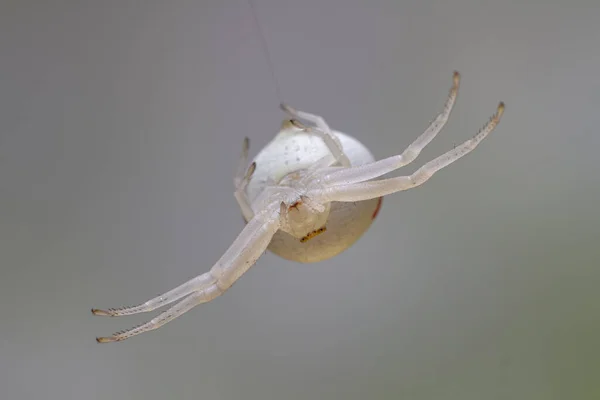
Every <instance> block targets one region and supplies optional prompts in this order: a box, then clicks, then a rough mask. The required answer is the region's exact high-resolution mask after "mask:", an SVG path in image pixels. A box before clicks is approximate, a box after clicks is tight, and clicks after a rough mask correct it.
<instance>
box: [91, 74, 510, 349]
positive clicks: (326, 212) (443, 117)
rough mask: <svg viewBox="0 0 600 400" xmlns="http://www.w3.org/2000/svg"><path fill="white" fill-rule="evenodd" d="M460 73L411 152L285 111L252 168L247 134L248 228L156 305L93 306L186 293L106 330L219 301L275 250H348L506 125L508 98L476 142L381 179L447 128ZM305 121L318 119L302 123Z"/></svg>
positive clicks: (315, 254)
mask: <svg viewBox="0 0 600 400" xmlns="http://www.w3.org/2000/svg"><path fill="white" fill-rule="evenodd" d="M459 81H460V75H459V74H458V72H455V73H454V78H453V85H452V89H451V90H450V95H449V96H448V100H447V101H446V105H445V107H444V110H443V111H442V112H441V113H440V114H439V115H438V116H437V117H436V119H435V120H434V121H433V122H432V123H431V124H430V126H429V127H428V128H427V129H426V130H425V132H424V133H423V134H421V136H419V137H418V138H417V139H416V140H415V141H414V142H413V143H412V144H411V145H410V146H408V148H407V149H406V150H404V152H403V153H402V154H399V155H395V156H391V157H388V158H385V159H382V160H379V161H375V159H374V158H373V156H372V155H371V153H370V152H369V150H368V149H367V148H366V147H365V146H364V145H362V144H361V143H360V142H359V141H358V140H356V139H354V138H353V137H351V136H349V135H347V134H344V133H342V132H338V131H333V130H331V129H330V128H329V126H328V125H327V123H326V122H325V120H324V119H323V118H321V117H319V116H317V115H313V114H309V113H305V112H302V111H297V110H294V109H292V108H290V107H288V106H285V105H283V106H282V108H283V109H284V110H285V111H286V112H287V113H289V114H290V115H291V116H292V117H293V118H294V119H288V120H285V121H284V122H283V124H282V127H281V130H280V132H279V134H277V135H276V136H275V138H274V139H273V140H272V141H271V142H270V143H269V144H268V145H267V146H265V148H263V149H262V150H261V152H260V153H259V154H258V155H257V156H256V158H255V159H254V161H253V162H252V163H251V164H250V167H246V166H247V162H248V161H247V160H248V147H249V140H248V139H247V138H246V139H245V140H244V145H243V150H242V156H241V159H240V164H239V168H238V171H237V173H236V176H235V179H234V184H235V192H234V194H235V198H236V199H237V201H238V204H239V205H240V208H241V211H242V215H243V216H244V219H245V221H246V222H247V224H246V226H245V227H244V229H243V230H242V232H241V233H240V234H239V235H238V237H237V238H236V239H235V240H234V242H233V244H232V245H231V246H229V248H228V249H227V250H226V251H225V253H224V254H223V256H222V257H221V258H220V259H219V260H218V261H217V263H216V264H215V265H214V266H213V267H212V268H211V269H210V270H209V271H208V272H206V273H204V274H202V275H199V276H197V277H196V278H193V279H191V280H190V281H188V282H186V283H184V284H183V285H181V286H179V287H177V288H175V289H173V290H171V291H169V292H167V293H164V294H162V295H160V296H158V297H155V298H153V299H150V300H148V301H147V302H145V303H143V304H141V305H138V306H134V307H123V308H118V309H108V310H98V309H92V312H93V313H94V314H96V315H108V316H119V315H130V314H137V313H141V312H147V311H152V310H155V309H157V308H159V307H162V306H165V305H167V304H171V303H173V302H175V301H177V300H181V299H183V300H181V301H180V302H179V303H177V304H175V305H174V306H172V307H171V308H169V309H168V310H166V311H165V312H163V313H162V314H159V315H158V316H157V317H156V318H154V319H152V320H150V321H149V322H147V323H145V324H142V325H140V326H138V327H135V328H132V329H129V330H126V331H122V332H117V333H115V334H114V335H112V336H109V337H100V338H98V339H97V340H98V342H114V341H120V340H124V339H127V338H129V337H132V336H135V335H138V334H140V333H142V332H146V331H149V330H153V329H156V328H158V327H160V326H162V325H164V324H166V323H167V322H169V321H171V320H173V319H174V318H177V317H178V316H180V315H182V314H183V313H185V312H187V311H188V310H190V309H191V308H193V307H195V306H197V305H198V304H201V303H205V302H208V301H211V300H213V299H214V298H216V297H218V296H219V295H221V294H222V293H224V292H225V291H226V290H227V289H229V288H230V287H231V285H233V283H234V282H235V281H236V280H238V279H239V278H240V276H242V275H243V274H244V273H245V272H246V271H247V270H248V269H249V268H250V267H251V266H252V265H254V263H255V262H256V260H257V259H258V258H259V257H260V255H261V254H262V253H263V252H264V251H265V250H266V249H267V248H268V249H269V250H271V251H272V252H274V253H276V254H278V255H280V256H281V257H283V258H287V259H290V260H295V261H300V262H315V261H320V260H324V259H327V258H330V257H333V256H335V255H336V254H339V253H340V252H342V251H344V250H345V249H347V248H348V247H350V246H351V245H352V244H353V243H354V242H356V240H358V238H359V237H360V236H361V235H362V234H363V233H364V232H365V231H366V230H367V229H368V228H369V226H370V225H371V222H372V220H373V219H374V218H375V216H376V215H377V213H378V212H379V209H380V207H381V198H382V197H383V196H385V195H388V194H391V193H395V192H399V191H402V190H407V189H411V188H414V187H416V186H419V185H421V184H423V183H424V182H426V181H427V180H428V179H429V178H430V177H431V176H432V175H433V174H434V173H435V172H437V171H439V170H440V169H442V168H444V167H446V166H447V165H449V164H451V163H453V162H454V161H456V160H458V159H459V158H461V157H463V156H464V155H466V154H468V153H469V152H471V151H472V150H473V149H474V148H475V147H476V146H477V145H478V144H479V143H480V142H481V141H482V140H483V139H484V138H485V137H486V136H487V135H488V134H489V133H490V132H492V131H493V130H494V128H495V127H496V126H497V125H498V123H499V122H500V118H501V117H502V114H503V112H504V104H503V103H500V104H499V105H498V109H497V112H496V114H494V115H493V116H492V118H491V119H490V120H489V122H488V123H487V124H486V125H485V126H484V127H483V128H482V129H481V130H480V131H479V133H477V135H475V136H474V137H472V138H471V139H469V140H467V141H466V142H464V143H463V144H461V145H459V146H456V147H455V148H454V149H452V150H450V151H448V152H447V153H445V154H443V155H441V156H439V157H438V158H436V159H434V160H432V161H429V162H428V163H426V164H425V165H423V166H422V167H421V168H419V169H418V170H417V171H415V172H414V173H413V174H412V175H407V176H399V177H395V178H388V179H381V180H373V179H375V178H378V177H380V176H382V175H385V174H387V173H389V172H392V171H394V170H396V169H398V168H400V167H402V166H404V165H406V164H408V163H410V162H412V161H413V160H414V159H415V158H417V156H418V155H419V153H420V152H421V151H422V150H423V148H424V147H425V146H426V145H427V144H428V143H429V142H430V141H431V140H433V138H434V137H435V136H436V135H437V134H438V133H439V132H440V131H441V129H442V128H443V126H444V125H445V123H446V121H447V120H448V117H449V115H450V112H451V110H452V107H453V106H454V102H455V100H456V96H457V94H458V86H459ZM297 119H303V120H305V121H308V122H311V123H312V124H313V126H305V125H303V124H301V123H300V122H298V121H297Z"/></svg>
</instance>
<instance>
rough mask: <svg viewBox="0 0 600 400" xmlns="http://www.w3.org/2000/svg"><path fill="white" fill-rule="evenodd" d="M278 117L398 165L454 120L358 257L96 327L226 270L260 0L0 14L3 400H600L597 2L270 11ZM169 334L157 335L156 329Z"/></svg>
mask: <svg viewBox="0 0 600 400" xmlns="http://www.w3.org/2000/svg"><path fill="white" fill-rule="evenodd" d="M255 5H256V12H257V15H258V18H259V20H260V26H261V28H262V30H263V31H264V36H265V38H266V42H267V44H268V48H269V51H270V53H271V57H272V61H273V66H274V70H275V74H276V76H277V79H278V81H279V85H280V88H281V92H282V96H283V99H284V100H285V101H286V102H288V103H289V104H290V105H292V106H294V107H297V108H299V109H302V110H306V111H310V112H314V113H318V114H321V115H323V116H324V117H326V119H327V121H328V122H329V123H330V124H331V125H332V126H333V127H334V128H336V129H338V130H341V131H344V132H347V133H350V134H352V135H354V136H355V137H357V138H358V139H360V140H361V141H362V142H363V143H365V144H366V145H367V146H368V147H369V148H370V149H371V150H372V152H373V153H374V154H375V155H376V157H377V158H383V157H387V156H390V155H393V154H397V153H399V152H400V151H402V150H403V149H404V148H405V147H406V146H407V145H408V144H409V143H410V142H411V141H412V140H413V139H414V138H416V137H417V136H418V135H419V134H420V133H421V132H422V131H423V130H424V129H425V128H426V127H427V125H428V122H429V121H430V120H431V119H432V118H433V117H434V116H435V115H436V114H437V112H438V111H439V110H440V109H441V107H442V105H443V103H444V101H445V98H446V95H447V91H448V89H449V87H450V85H451V77H452V71H453V70H455V69H456V70H459V71H460V72H461V73H462V77H463V79H462V87H461V92H460V95H459V100H458V103H457V105H456V108H455V110H454V112H453V115H452V117H451V119H450V122H449V123H448V125H447V127H446V129H444V131H443V132H442V133H441V134H440V135H439V136H438V138H436V140H435V141H434V142H433V143H431V145H430V146H429V147H427V149H426V150H425V151H424V152H423V153H422V155H421V156H420V157H419V158H418V160H417V162H416V163H415V164H414V166H410V167H407V168H406V169H405V171H404V172H411V171H413V170H414V169H415V168H416V167H418V166H419V165H421V164H422V163H423V162H425V161H428V160H430V159H432V158H433V157H435V156H437V155H439V154H441V153H442V152H444V151H446V150H448V149H450V148H452V146H453V145H455V144H458V143H461V142H462V141H464V140H466V139H467V138H469V137H470V136H472V135H474V134H475V133H476V132H477V130H478V129H479V128H480V127H481V126H482V125H483V124H484V123H485V122H486V121H487V119H488V118H489V117H490V115H491V114H492V113H493V112H494V110H495V107H496V104H497V102H498V101H500V100H503V101H505V102H506V105H507V108H506V113H505V115H504V119H503V120H502V122H501V124H500V125H499V127H498V129H497V130H496V131H495V132H494V133H493V134H492V135H491V136H490V137H489V138H488V139H486V140H485V142H483V143H482V145H481V146H480V147H479V148H478V149H477V150H476V151H475V152H474V153H471V154H470V155H468V156H467V157H465V158H463V159H461V160H460V161H459V162H457V163H456V164H454V165H452V166H451V167H449V168H447V169H445V170H443V171H441V172H439V173H438V174H437V175H436V176H435V177H433V178H432V179H431V180H430V181H429V182H427V183H426V184H425V185H424V186H422V187H419V188H418V189H415V190H411V191H407V192H403V193H399V194H396V195H392V196H389V197H387V198H386V199H385V200H384V202H383V209H382V211H381V213H380V214H379V218H378V219H377V220H376V222H375V223H374V225H373V226H372V227H371V229H370V230H369V231H368V232H367V234H366V235H365V236H364V237H363V238H362V239H361V240H360V241H359V242H358V243H356V245H355V246H354V247H352V248H351V249H349V250H347V251H346V252H344V253H343V254H341V255H340V256H338V257H336V258H334V259H331V260H329V261H326V262H321V263H318V264H309V265H302V264H296V263H292V262H288V261H285V260H283V259H280V258H278V257H276V256H274V255H272V254H266V255H265V256H263V257H262V258H261V259H260V260H259V262H258V263H257V265H256V266H255V267H254V268H252V269H251V270H250V272H248V273H247V274H246V275H245V276H244V277H243V278H242V279H241V280H240V281H239V282H238V284H237V285H235V287H234V288H233V289H232V290H231V291H229V292H227V294H226V295H225V296H222V297H220V298H218V299H217V300H216V301H214V302H213V303H210V304H207V305H203V306H199V307H197V308H195V309H194V310H193V311H191V312H189V313H188V314H186V315H185V316H184V317H182V318H180V319H178V320H176V321H175V322H172V323H170V324H168V325H166V326H165V327H163V328H161V329H160V330H158V331H154V332H152V333H147V334H144V335H142V336H139V337H136V338H134V339H131V340H127V341H125V342H122V343H117V344H109V345H99V344H97V343H96V341H95V340H94V338H95V336H97V335H108V334H111V333H113V332H114V331H116V330H119V329H124V328H129V327H131V326H133V325H135V324H137V323H140V322H142V321H145V320H147V319H148V318H151V315H141V316H134V317H128V318H125V317H124V318H114V319H110V318H100V317H93V316H92V315H91V314H90V311H89V310H90V308H91V307H101V308H103V307H117V306H122V305H131V304H137V303H140V302H143V301H145V300H147V299H148V298H150V297H152V296H154V295H157V294H159V293H162V292H164V291H166V290H169V289H171V288H173V287H175V286H177V285H178V284H180V283H182V282H184V281H185V280H187V279H189V278H191V277H193V276H195V275H197V274H199V273H202V272H205V271H207V270H208V269H209V268H210V267H211V266H212V264H213V263H214V262H215V261H216V260H217V259H218V258H219V257H220V256H221V254H222V253H223V251H224V250H225V249H226V248H227V246H229V244H230V243H231V242H232V240H233V239H234V238H235V236H236V235H237V234H238V233H239V232H240V230H241V229H242V226H243V222H242V218H241V215H240V211H239V210H238V207H237V205H236V202H235V200H234V197H233V183H232V177H233V173H234V170H235V166H236V162H237V159H238V155H239V151H240V148H241V144H242V139H243V137H244V136H246V135H247V136H249V137H250V138H251V155H252V156H254V155H255V154H256V152H257V151H258V150H259V149H260V148H261V147H262V146H264V145H265V144H266V143H267V142H268V141H269V140H270V139H271V138H272V137H273V135H274V134H275V133H276V132H277V131H278V128H279V124H280V122H281V120H282V118H284V117H285V115H284V114H283V113H282V112H280V111H279V109H278V102H279V99H278V98H277V95H276V92H275V88H274V81H273V78H272V75H271V73H270V71H269V68H268V63H267V59H266V57H265V54H264V52H263V50H262V48H261V41H260V36H259V34H258V33H257V26H256V24H255V21H254V18H253V15H252V13H251V9H250V7H249V4H248V2H247V1H246V0H226V1H223V0H208V1H169V2H161V1H147V2H135V1H100V2H99V1H87V0H86V1H70V2H44V1H28V0H23V1H16V0H12V1H11V0H9V1H7V2H5V3H4V5H3V7H2V12H1V16H0V32H1V34H0V46H1V53H0V59H1V61H0V121H1V122H0V123H1V125H0V126H1V130H0V188H1V189H0V190H1V195H0V221H1V222H0V255H1V259H0V262H1V270H0V320H1V323H0V397H1V398H2V399H7V400H8V399H10V400H21V399H48V400H51V399H61V400H62V399H87V400H91V399H242V398H243V399H338V398H339V399H345V400H350V399H366V398H374V399H400V398H401V399H444V400H450V399H460V400H466V399H528V400H533V399H543V400H548V399H561V400H564V399H598V398H600V382H599V380H598V371H600V361H599V360H600V346H598V338H599V337H600V322H599V321H600V319H599V316H600V289H599V284H600V245H599V243H598V239H599V238H600V211H598V206H600V173H599V171H600V165H599V163H600V160H599V158H598V151H599V149H600V132H598V109H599V107H600V74H599V71H600V51H599V50H598V49H599V43H600V24H599V21H600V3H598V2H597V1H595V0H587V1H584V0H578V1H570V2H566V1H556V0H555V1H495V0H483V1H481V0H477V1H475V0H457V1H434V0H420V1H405V2H400V1H380V0H369V1H366V0H365V1H358V0H351V1H342V0H337V1H319V0H309V1H303V2H298V1H292V0H255ZM152 315H154V314H152Z"/></svg>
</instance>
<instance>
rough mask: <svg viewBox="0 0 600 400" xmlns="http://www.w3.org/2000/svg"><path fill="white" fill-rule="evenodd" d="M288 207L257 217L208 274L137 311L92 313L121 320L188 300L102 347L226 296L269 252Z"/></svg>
mask: <svg viewBox="0 0 600 400" xmlns="http://www.w3.org/2000/svg"><path fill="white" fill-rule="evenodd" d="M286 210H287V208H286V206H285V205H284V204H283V203H281V204H279V203H277V202H274V203H270V204H269V205H268V206H267V207H265V209H263V210H262V211H261V212H259V213H257V214H256V215H255V216H254V217H253V218H252V219H251V220H250V221H249V222H248V224H247V225H246V226H245V227H244V229H243V230H242V232H241V233H240V234H239V235H238V237H237V238H236V239H235V241H234V242H233V244H232V245H231V246H230V247H229V248H228V249H227V251H226V252H225V254H223V256H222V257H221V258H220V259H219V261H217V263H216V264H215V265H214V266H213V267H212V268H211V270H210V271H209V272H207V273H204V274H202V275H199V276H198V277H196V278H194V279H191V280H190V281H188V282H186V283H184V284H183V285H181V286H179V287H178V288H176V289H173V290H171V291H170V292H167V293H165V294H163V295H161V296H158V297H156V298H154V299H152V300H149V301H148V302H146V303H144V304H142V305H140V306H135V307H125V308H120V309H109V310H106V311H105V310H98V309H93V310H92V312H93V313H94V314H95V315H107V316H119V315H130V314H137V313H141V312H146V311H151V310H153V309H155V308H157V307H160V306H163V305H166V304H169V303H172V302H174V301H176V300H179V299H181V298H182V297H185V296H188V297H187V298H185V299H184V300H182V301H181V302H179V303H177V304H175V305H174V306H172V307H171V308H169V309H167V310H166V311H164V312H163V313H161V314H159V315H158V316H156V317H155V318H153V319H152V320H150V321H148V322H146V323H144V324H142V325H139V326H137V327H134V328H132V329H129V330H125V331H120V332H117V333H115V334H113V335H111V336H108V337H98V338H97V339H96V340H97V341H98V342H99V343H107V342H117V341H121V340H125V339H128V338H130V337H132V336H136V335H139V334H140V333H143V332H147V331H151V330H154V329H157V328H160V327H161V326H162V325H164V324H166V323H167V322H169V321H172V320H173V319H175V318H177V317H179V316H181V315H182V314H184V313H186V312H187V311H189V310H191V309H192V308H194V307H195V306H197V305H198V304H202V303H206V302H209V301H211V300H213V299H214V298H216V297H218V296H220V295H221V294H223V293H224V292H225V291H226V290H227V289H229V288H230V287H231V286H232V285H233V284H234V283H235V281H237V280H238V279H239V278H240V277H241V276H242V275H243V274H244V273H245V272H246V271H248V269H250V267H252V266H253V265H254V263H256V260H257V259H258V258H259V257H260V256H261V255H262V253H263V252H264V251H265V250H266V249H267V246H268V245H269V242H270V241H271V238H272V237H273V235H274V234H275V232H277V230H278V229H279V227H280V224H281V220H280V215H281V214H282V213H285V212H286Z"/></svg>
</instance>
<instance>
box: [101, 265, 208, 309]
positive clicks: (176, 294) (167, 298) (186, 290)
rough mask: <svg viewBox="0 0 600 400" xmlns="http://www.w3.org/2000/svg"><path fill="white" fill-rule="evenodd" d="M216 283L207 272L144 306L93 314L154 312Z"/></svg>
mask: <svg viewBox="0 0 600 400" xmlns="http://www.w3.org/2000/svg"><path fill="white" fill-rule="evenodd" d="M214 282H215V279H214V278H213V277H212V275H210V273H209V272H207V273H204V274H202V275H198V276H197V277H195V278H193V279H190V280H189V281H187V282H185V283H184V284H182V285H180V286H178V287H176V288H175V289H173V290H170V291H168V292H167V293H164V294H161V295H160V296H156V297H155V298H153V299H150V300H148V301H146V302H145V303H143V304H140V305H137V306H132V307H121V308H109V309H108V310H100V309H97V308H93V309H92V313H93V314H94V315H102V316H108V317H120V316H122V315H133V314H139V313H144V312H149V311H153V310H156V309H157V308H160V307H162V306H166V305H167V304H171V303H173V302H174V301H177V300H179V299H181V298H182V297H185V296H187V295H189V294H190V293H193V292H196V291H199V290H201V289H203V288H205V287H207V286H209V285H211V284H213V283H214Z"/></svg>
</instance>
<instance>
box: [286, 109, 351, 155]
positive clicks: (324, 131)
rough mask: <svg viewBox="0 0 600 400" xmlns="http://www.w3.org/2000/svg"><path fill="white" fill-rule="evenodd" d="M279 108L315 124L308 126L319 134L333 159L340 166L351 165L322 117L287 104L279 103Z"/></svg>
mask: <svg viewBox="0 0 600 400" xmlns="http://www.w3.org/2000/svg"><path fill="white" fill-rule="evenodd" d="M281 109H282V110H283V111H285V112H287V113H288V114H290V115H291V116H293V117H294V118H300V119H304V120H306V121H309V122H312V123H313V124H315V125H316V127H317V129H312V128H309V129H310V131H311V132H315V133H317V134H319V135H320V136H321V138H322V139H323V141H324V142H325V144H326V145H327V147H328V148H329V151H331V153H332V154H333V156H334V157H335V159H336V160H337V161H338V162H339V163H340V165H341V166H342V167H349V166H350V165H351V164H350V159H348V156H347V155H346V153H344V148H343V147H342V143H341V142H340V139H339V138H338V137H337V136H335V135H334V134H333V132H332V131H331V128H329V125H327V122H325V119H323V117H320V116H318V115H314V114H309V113H307V112H304V111H298V110H296V109H294V108H292V107H290V106H288V105H287V104H281Z"/></svg>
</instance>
